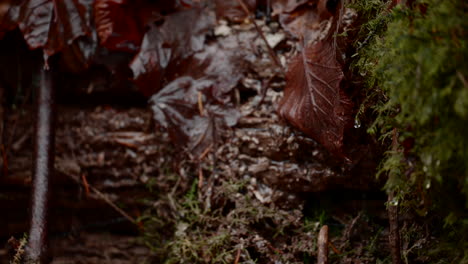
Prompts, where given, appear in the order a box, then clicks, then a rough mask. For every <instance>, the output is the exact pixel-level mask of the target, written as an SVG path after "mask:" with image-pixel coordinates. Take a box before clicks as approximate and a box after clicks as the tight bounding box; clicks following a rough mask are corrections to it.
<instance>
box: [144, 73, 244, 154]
mask: <svg viewBox="0 0 468 264" xmlns="http://www.w3.org/2000/svg"><path fill="white" fill-rule="evenodd" d="M214 85H215V82H214V81H212V80H209V79H204V80H194V79H193V78H192V77H188V76H186V77H180V78H178V79H176V80H174V81H173V82H171V83H169V84H168V85H167V86H166V87H164V88H163V89H162V90H161V91H159V92H158V93H157V94H155V95H154V96H152V97H151V100H150V103H151V104H152V110H153V114H154V119H155V120H156V121H157V123H158V124H159V126H161V127H163V128H165V129H167V130H168V132H169V135H170V137H171V140H172V141H173V142H174V143H176V144H178V145H186V146H187V147H188V151H189V152H190V153H192V154H193V155H195V156H198V155H200V154H201V153H203V152H204V151H205V150H206V149H208V148H209V147H210V146H211V145H212V144H213V143H214V142H216V141H217V137H218V136H219V135H218V131H219V130H221V129H225V128H226V127H231V126H234V125H235V124H236V122H237V120H238V119H239V112H238V111H237V110H236V109H235V108H234V107H233V106H232V105H229V104H226V105H224V104H220V103H219V102H217V101H216V100H215V99H214V98H213V97H211V95H210V94H211V91H212V90H213V89H215V87H214ZM201 105H203V106H202V107H200V106H201ZM202 109H203V110H202ZM200 111H203V112H204V113H200Z"/></svg>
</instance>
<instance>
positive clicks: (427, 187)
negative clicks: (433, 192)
mask: <svg viewBox="0 0 468 264" xmlns="http://www.w3.org/2000/svg"><path fill="white" fill-rule="evenodd" d="M429 188H431V181H428V182H426V189H429Z"/></svg>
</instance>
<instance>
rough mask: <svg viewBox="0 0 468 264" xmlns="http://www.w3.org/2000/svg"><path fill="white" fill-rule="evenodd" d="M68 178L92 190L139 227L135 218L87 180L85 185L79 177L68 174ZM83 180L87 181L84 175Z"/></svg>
mask: <svg viewBox="0 0 468 264" xmlns="http://www.w3.org/2000/svg"><path fill="white" fill-rule="evenodd" d="M67 176H68V177H70V178H71V179H72V180H74V181H75V182H76V183H78V184H83V185H85V188H88V189H89V190H91V191H92V192H93V193H94V194H96V195H97V196H98V197H99V198H100V199H101V200H102V201H104V202H105V203H107V204H108V205H109V206H110V207H112V208H113V209H114V210H115V211H117V212H118V213H119V214H121V215H122V216H123V217H125V218H126V219H127V220H128V221H130V222H131V223H133V224H135V225H138V221H136V220H135V218H133V217H131V216H130V215H129V214H127V213H126V212H125V211H124V210H122V209H120V208H119V207H118V206H117V205H116V204H115V203H114V202H112V201H111V200H110V199H109V197H107V195H106V194H104V193H102V192H101V191H99V190H98V189H96V188H95V187H93V186H92V185H90V184H89V183H88V181H87V180H86V183H85V182H84V181H80V179H79V178H78V177H75V176H74V175H71V174H67ZM82 178H83V179H86V177H85V176H84V175H83V176H82Z"/></svg>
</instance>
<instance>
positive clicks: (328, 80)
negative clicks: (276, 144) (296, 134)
mask: <svg viewBox="0 0 468 264" xmlns="http://www.w3.org/2000/svg"><path fill="white" fill-rule="evenodd" d="M332 33H333V32H331V33H330V34H328V37H327V38H325V39H322V40H320V41H318V42H316V43H312V44H310V45H308V46H306V47H304V48H303V49H302V51H301V52H300V53H299V54H297V55H296V56H295V57H294V58H293V59H292V60H291V62H290V64H289V69H288V72H287V75H286V81H287V82H286V87H285V90H284V97H283V99H282V100H281V101H280V103H279V108H278V111H279V113H280V115H281V116H283V117H284V118H285V119H286V120H288V121H289V122H290V123H291V124H292V125H293V126H295V127H296V128H298V129H299V130H301V131H302V132H304V133H305V134H307V135H309V136H310V137H312V138H313V139H315V140H316V141H318V142H319V143H320V144H322V145H323V146H325V148H327V149H328V151H330V152H331V153H332V154H334V155H336V156H339V157H344V156H345V154H344V153H343V134H344V131H345V129H346V128H349V127H350V126H352V121H353V118H352V109H353V105H352V102H351V100H350V99H349V98H348V96H347V95H346V94H345V93H344V92H343V90H342V89H341V82H342V81H343V79H344V74H343V71H342V68H341V67H342V66H341V65H340V64H339V63H338V61H337V59H336V54H337V51H336V46H335V43H334V38H333V34H332Z"/></svg>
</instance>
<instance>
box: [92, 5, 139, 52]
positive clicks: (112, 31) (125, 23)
mask: <svg viewBox="0 0 468 264" xmlns="http://www.w3.org/2000/svg"><path fill="white" fill-rule="evenodd" d="M140 2H141V1H138V2H136V1H127V0H96V1H95V2H94V21H95V24H96V31H97V33H98V36H99V39H100V44H101V45H102V46H104V47H106V48H107V49H109V50H116V51H126V52H136V51H137V50H138V48H139V47H140V44H141V40H142V39H143V34H144V24H143V23H141V17H140V16H141V13H140V12H139V8H141V7H142V4H141V3H140Z"/></svg>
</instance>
